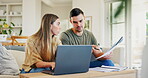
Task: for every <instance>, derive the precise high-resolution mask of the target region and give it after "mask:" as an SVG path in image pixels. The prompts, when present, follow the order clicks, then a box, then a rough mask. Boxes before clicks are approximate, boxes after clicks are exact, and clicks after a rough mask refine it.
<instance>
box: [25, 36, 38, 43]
mask: <svg viewBox="0 0 148 78" xmlns="http://www.w3.org/2000/svg"><path fill="white" fill-rule="evenodd" d="M36 39H37V37H35V36H29V37H28V40H27V42H35V41H36Z"/></svg>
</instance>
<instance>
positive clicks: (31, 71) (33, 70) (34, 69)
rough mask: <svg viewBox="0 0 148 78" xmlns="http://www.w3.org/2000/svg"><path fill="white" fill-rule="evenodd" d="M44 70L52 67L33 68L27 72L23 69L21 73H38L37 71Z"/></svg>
mask: <svg viewBox="0 0 148 78" xmlns="http://www.w3.org/2000/svg"><path fill="white" fill-rule="evenodd" d="M43 70H50V68H33V69H31V70H30V71H28V72H25V71H24V69H22V70H21V72H20V73H36V72H41V71H43Z"/></svg>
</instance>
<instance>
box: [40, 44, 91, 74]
mask: <svg viewBox="0 0 148 78" xmlns="http://www.w3.org/2000/svg"><path fill="white" fill-rule="evenodd" d="M91 51H92V46H91V45H59V46H58V47H57V54H56V61H55V63H56V65H55V68H54V70H51V71H49V70H44V71H42V72H43V73H46V74H51V75H61V74H73V73H83V72H87V71H88V70H89V65H90V59H91Z"/></svg>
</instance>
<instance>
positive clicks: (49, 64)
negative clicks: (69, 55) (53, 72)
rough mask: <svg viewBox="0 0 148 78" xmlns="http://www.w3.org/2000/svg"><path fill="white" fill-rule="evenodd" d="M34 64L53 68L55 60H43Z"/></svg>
mask: <svg viewBox="0 0 148 78" xmlns="http://www.w3.org/2000/svg"><path fill="white" fill-rule="evenodd" d="M35 65H36V67H37V68H42V67H51V68H52V69H54V67H55V62H43V61H40V62H37V63H36V64H35Z"/></svg>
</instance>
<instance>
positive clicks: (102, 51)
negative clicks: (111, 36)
mask: <svg viewBox="0 0 148 78" xmlns="http://www.w3.org/2000/svg"><path fill="white" fill-rule="evenodd" d="M98 46H100V44H99V43H98ZM95 49H96V50H100V52H103V51H102V48H95Z"/></svg>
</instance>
